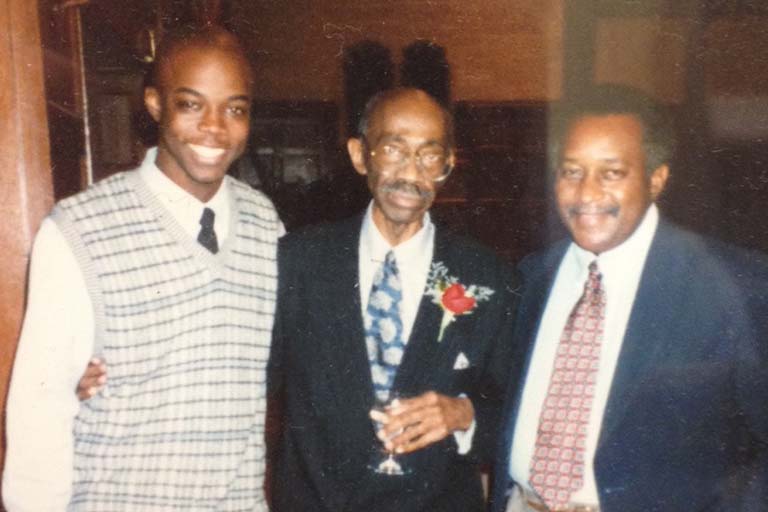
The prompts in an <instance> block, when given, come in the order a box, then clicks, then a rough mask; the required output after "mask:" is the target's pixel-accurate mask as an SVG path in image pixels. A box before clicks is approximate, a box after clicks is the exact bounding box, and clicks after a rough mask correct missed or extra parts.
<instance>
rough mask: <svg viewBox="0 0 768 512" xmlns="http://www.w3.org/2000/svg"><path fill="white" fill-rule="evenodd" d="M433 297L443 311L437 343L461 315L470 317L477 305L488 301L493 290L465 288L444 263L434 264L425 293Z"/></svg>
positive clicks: (476, 287) (475, 286)
mask: <svg viewBox="0 0 768 512" xmlns="http://www.w3.org/2000/svg"><path fill="white" fill-rule="evenodd" d="M424 293H425V294H426V295H428V296H430V297H432V302H433V303H435V304H437V305H438V306H440V307H441V308H442V309H443V319H442V321H441V322H440V333H439V334H438V336H437V342H438V343H440V342H441V341H442V339H443V333H444V332H445V329H446V328H447V327H448V326H449V325H450V324H451V322H453V321H454V320H455V319H456V317H457V316H459V315H469V314H471V313H472V311H474V310H475V308H476V307H477V304H478V303H479V302H482V301H486V300H488V299H489V298H490V297H491V295H493V290H491V289H490V288H488V287H486V286H477V285H474V284H472V285H469V286H465V285H463V284H461V283H460V282H459V279H458V278H457V277H454V276H450V275H448V268H447V267H446V266H445V265H444V264H443V263H442V262H435V263H432V268H431V269H430V270H429V276H428V277H427V289H426V290H425V292H424Z"/></svg>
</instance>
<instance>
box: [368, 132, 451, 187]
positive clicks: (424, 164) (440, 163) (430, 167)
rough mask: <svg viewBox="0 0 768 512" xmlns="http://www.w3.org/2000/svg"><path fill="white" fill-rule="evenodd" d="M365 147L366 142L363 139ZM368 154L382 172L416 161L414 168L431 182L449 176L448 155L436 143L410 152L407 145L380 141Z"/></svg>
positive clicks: (446, 151) (442, 147)
mask: <svg viewBox="0 0 768 512" xmlns="http://www.w3.org/2000/svg"><path fill="white" fill-rule="evenodd" d="M363 141H364V142H365V145H366V146H368V142H367V141H366V140H365V139H363ZM368 154H369V155H370V157H371V160H372V161H373V163H374V164H375V165H376V166H377V167H378V168H380V169H382V170H395V169H398V170H399V169H402V168H404V167H405V166H406V165H408V163H409V162H410V161H411V158H415V159H416V167H417V168H418V169H419V170H420V171H421V172H422V173H424V175H425V176H426V177H427V178H429V179H430V180H432V181H444V180H445V179H446V178H448V176H449V175H450V174H451V171H452V170H453V166H452V165H451V163H450V153H449V152H448V150H447V149H446V148H445V147H444V146H443V145H442V144H438V143H436V142H434V143H427V144H424V145H423V146H421V147H419V148H417V149H416V151H411V149H410V148H409V147H408V145H407V144H405V143H402V142H397V141H382V142H380V143H379V144H377V145H376V146H375V147H374V148H373V149H371V150H370V151H369V152H368Z"/></svg>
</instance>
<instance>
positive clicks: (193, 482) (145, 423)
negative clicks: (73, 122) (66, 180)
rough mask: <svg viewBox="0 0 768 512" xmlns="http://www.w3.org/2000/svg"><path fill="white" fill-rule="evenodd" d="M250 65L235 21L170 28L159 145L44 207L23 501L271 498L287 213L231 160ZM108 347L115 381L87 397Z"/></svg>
mask: <svg viewBox="0 0 768 512" xmlns="http://www.w3.org/2000/svg"><path fill="white" fill-rule="evenodd" d="M251 83H252V76H251V71H250V68H249V65H248V61H247V59H246V57H245V55H244V52H243V50H242V48H241V47H240V46H239V44H238V43H237V41H236V40H235V39H234V37H233V36H232V35H231V34H229V33H227V32H225V31H223V30H221V29H217V28H208V29H203V30H198V31H196V32H188V33H185V34H182V33H179V34H175V35H172V36H168V37H166V40H165V42H164V46H163V47H161V49H160V50H159V51H158V56H157V69H156V75H155V80H154V83H153V85H152V86H151V87H148V88H147V89H146V91H145V103H146V106H147V109H148V110H149V112H150V114H151V115H152V116H153V117H154V118H155V120H156V121H157V122H158V124H159V143H158V147H157V148H156V149H152V150H150V151H149V152H148V154H147V157H146V158H145V160H144V162H143V163H142V164H141V166H140V167H139V168H138V169H137V170H135V171H131V172H126V173H119V174H116V175H114V176H112V177H110V178H108V179H105V180H103V181H101V182H100V183H98V184H96V185H94V186H92V187H90V188H89V189H88V190H86V191H84V192H82V193H80V194H77V195H75V196H73V197H71V198H68V199H66V200H64V201H61V202H60V203H58V204H57V205H56V207H55V208H54V209H53V211H52V213H51V215H50V216H49V217H48V218H47V219H45V220H44V221H43V224H42V226H41V229H40V232H39V234H38V236H37V238H36V241H35V245H34V249H33V252H32V261H31V268H30V283H29V291H30V293H29V302H28V306H27V314H26V318H25V322H24V327H23V330H22V335H21V340H20V342H19V348H18V353H17V356H16V362H15V366H14V371H13V376H12V381H11V388H10V394H9V399H8V429H7V433H8V450H7V458H6V464H5V473H4V475H3V500H4V504H5V506H6V508H7V510H8V511H9V512H16V511H34V512H39V511H64V510H69V511H97V512H110V511H125V510H130V511H136V510H185V511H198V510H199V511H202V510H222V511H223V510H249V511H253V510H257V511H258V510H266V509H267V506H266V503H265V500H264V495H263V490H262V485H261V481H262V479H263V474H264V458H265V454H264V443H263V437H264V435H263V434H264V432H263V431H264V418H265V408H266V400H265V390H264V381H265V378H264V373H265V365H266V362H267V359H268V352H269V344H270V336H271V330H272V323H273V312H274V306H275V293H276V283H277V270H276V242H277V238H278V237H279V236H280V235H281V234H282V232H283V228H282V225H281V223H280V221H279V219H278V217H277V214H276V213H275V210H274V208H273V206H272V204H271V203H270V202H269V200H268V199H266V198H265V197H264V196H263V195H261V194H260V193H258V192H256V191H254V190H252V189H251V188H250V187H248V186H247V185H245V184H242V183H240V182H238V181H236V180H234V179H232V178H231V177H228V176H226V171H227V169H228V167H229V166H230V164H231V163H232V162H233V161H234V160H235V159H237V158H238V157H239V156H240V155H241V154H242V152H243V150H244V148H245V146H246V141H247V136H248V126H249V109H250V104H251ZM94 354H95V355H96V356H97V357H98V358H99V359H101V360H103V361H106V362H107V363H108V364H109V382H108V383H107V385H106V386H104V388H103V389H101V390H100V391H99V392H98V393H97V394H95V395H94V396H93V397H92V398H91V399H90V400H87V401H84V402H82V403H80V402H78V400H77V397H76V396H75V393H74V392H73V390H74V389H75V386H76V383H77V381H78V379H79V378H80V376H81V375H82V373H83V370H84V368H85V367H86V365H87V364H88V361H89V360H90V359H91V357H92V355H94Z"/></svg>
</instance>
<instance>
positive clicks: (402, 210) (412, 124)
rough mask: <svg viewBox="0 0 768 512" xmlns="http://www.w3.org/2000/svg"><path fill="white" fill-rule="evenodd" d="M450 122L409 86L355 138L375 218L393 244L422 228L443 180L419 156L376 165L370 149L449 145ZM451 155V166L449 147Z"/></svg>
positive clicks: (354, 153) (355, 159)
mask: <svg viewBox="0 0 768 512" xmlns="http://www.w3.org/2000/svg"><path fill="white" fill-rule="evenodd" d="M446 122H447V121H446V114H445V112H444V111H443V110H442V109H441V107H440V106H439V105H438V104H437V103H436V102H435V100H433V99H432V98H430V97H429V96H428V95H427V94H426V93H424V92H421V91H417V90H410V89H406V90H403V91H400V92H398V93H396V94H395V95H393V96H392V97H389V98H387V99H384V100H383V101H382V103H381V104H380V105H379V106H378V107H377V108H376V109H375V111H374V112H372V113H371V116H370V119H369V122H368V129H367V132H366V135H365V137H364V138H361V139H350V141H349V143H348V145H347V147H348V149H349V153H350V157H351V159H352V163H353V165H354V166H355V169H356V170H357V172H358V173H360V174H362V175H365V176H366V177H367V179H368V188H369V190H370V191H371V194H372V195H373V221H374V223H375V224H376V227H377V228H378V229H379V231H380V232H381V234H382V235H383V236H384V237H385V238H386V239H387V240H388V241H389V242H390V243H391V244H392V245H397V244H398V243H400V242H404V241H405V240H408V239H409V238H410V237H411V236H413V235H414V234H415V233H416V232H418V230H419V229H420V228H421V226H422V222H423V220H424V214H425V213H426V212H427V210H429V208H430V206H432V203H433V202H434V200H435V195H436V193H437V191H438V189H439V188H440V185H441V182H436V181H434V180H433V179H432V178H431V177H430V176H429V175H428V173H426V172H425V171H424V170H423V169H422V168H421V167H422V166H421V165H420V164H418V163H417V159H416V158H410V159H409V160H407V161H406V162H405V163H403V164H402V165H397V166H381V165H378V166H377V164H376V163H375V162H374V161H373V159H372V158H371V151H372V150H374V148H379V150H381V151H385V150H386V147H387V145H397V146H398V147H402V148H407V152H408V154H409V155H411V156H412V155H413V154H414V153H416V152H417V151H422V152H423V151H424V148H430V147H432V146H440V147H442V148H450V145H451V144H450V140H449V138H448V134H447V128H448V127H447V126H446ZM448 155H449V156H448V161H449V165H452V164H453V158H454V157H453V152H452V150H450V149H448Z"/></svg>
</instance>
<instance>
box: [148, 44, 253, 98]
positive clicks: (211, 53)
mask: <svg viewBox="0 0 768 512" xmlns="http://www.w3.org/2000/svg"><path fill="white" fill-rule="evenodd" d="M206 58H211V59H223V60H232V61H235V62H237V66H236V67H235V69H237V70H238V72H239V73H240V74H242V77H243V79H244V80H245V81H246V82H247V83H248V85H249V87H250V85H251V84H252V73H251V69H250V63H249V62H248V59H247V57H246V56H245V54H244V53H243V51H242V50H241V49H240V48H239V47H236V46H232V45H228V44H220V43H217V42H215V41H190V42H187V43H183V44H179V45H178V46H176V47H174V48H173V49H172V50H171V51H170V52H168V54H166V55H165V57H164V58H162V59H161V60H159V61H158V73H157V76H158V79H159V80H160V81H161V82H162V81H165V80H168V79H173V76H174V74H175V72H176V71H177V70H183V69H189V67H190V66H195V65H201V63H202V61H203V60H204V59H206Z"/></svg>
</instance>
